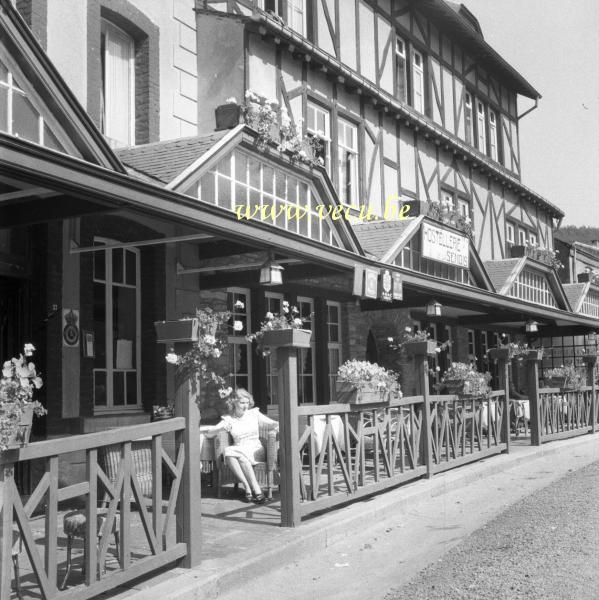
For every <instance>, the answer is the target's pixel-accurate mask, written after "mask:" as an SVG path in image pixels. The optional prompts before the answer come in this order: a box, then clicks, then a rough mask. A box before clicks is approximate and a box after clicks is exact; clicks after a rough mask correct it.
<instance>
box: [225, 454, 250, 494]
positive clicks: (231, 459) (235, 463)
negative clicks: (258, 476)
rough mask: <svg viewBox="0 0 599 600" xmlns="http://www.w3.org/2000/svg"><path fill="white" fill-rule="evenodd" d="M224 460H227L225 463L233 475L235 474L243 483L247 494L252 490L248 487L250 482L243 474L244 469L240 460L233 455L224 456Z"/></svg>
mask: <svg viewBox="0 0 599 600" xmlns="http://www.w3.org/2000/svg"><path fill="white" fill-rule="evenodd" d="M225 460H226V461H227V465H228V466H229V468H230V469H231V471H233V475H235V477H236V478H237V480H238V481H239V482H240V483H242V484H243V487H244V488H245V493H246V495H249V494H250V493H251V492H252V488H251V487H250V484H249V483H248V480H247V479H246V477H245V475H244V471H243V469H242V468H241V465H240V460H239V459H238V458H237V457H235V456H226V457H225ZM250 468H251V467H250ZM254 478H255V477H254Z"/></svg>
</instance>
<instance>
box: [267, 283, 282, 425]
mask: <svg viewBox="0 0 599 600" xmlns="http://www.w3.org/2000/svg"><path fill="white" fill-rule="evenodd" d="M264 298H265V300H266V312H271V313H272V314H273V315H280V314H281V309H282V307H283V294H275V293H274V292H266V293H265V294H264ZM265 362H266V395H267V397H268V406H269V409H268V412H269V414H270V415H278V410H279V397H278V395H277V394H278V389H279V388H278V385H279V383H278V381H279V378H278V375H277V365H276V362H275V360H274V358H273V357H272V354H269V355H268V356H267V357H265Z"/></svg>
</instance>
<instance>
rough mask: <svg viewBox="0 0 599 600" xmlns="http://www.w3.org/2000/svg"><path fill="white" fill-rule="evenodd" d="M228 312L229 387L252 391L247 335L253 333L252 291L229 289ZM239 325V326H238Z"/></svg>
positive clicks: (250, 358) (250, 356) (250, 350)
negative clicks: (251, 320)
mask: <svg viewBox="0 0 599 600" xmlns="http://www.w3.org/2000/svg"><path fill="white" fill-rule="evenodd" d="M227 310H228V311H229V312H230V313H231V320H230V324H229V335H228V338H227V341H228V347H229V348H228V349H229V352H228V355H229V369H228V370H229V373H228V379H229V385H230V386H231V387H232V388H233V389H236V388H240V387H242V388H245V389H246V390H248V391H250V392H251V391H252V345H251V343H250V342H248V341H247V339H246V337H245V336H246V335H247V334H248V333H249V332H251V327H252V325H251V322H250V314H251V311H250V291H249V290H247V289H243V288H228V289H227ZM236 323H237V325H236Z"/></svg>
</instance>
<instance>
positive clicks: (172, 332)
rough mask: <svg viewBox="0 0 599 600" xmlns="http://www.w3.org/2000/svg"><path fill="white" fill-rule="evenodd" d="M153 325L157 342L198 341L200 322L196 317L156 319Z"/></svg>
mask: <svg viewBox="0 0 599 600" xmlns="http://www.w3.org/2000/svg"><path fill="white" fill-rule="evenodd" d="M154 327H155V328H156V337H157V338H158V342H159V343H162V344H168V343H172V342H197V341H198V336H199V327H200V324H199V321H198V320H197V319H180V320H178V321H156V322H155V323H154Z"/></svg>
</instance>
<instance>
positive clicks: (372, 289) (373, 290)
mask: <svg viewBox="0 0 599 600" xmlns="http://www.w3.org/2000/svg"><path fill="white" fill-rule="evenodd" d="M364 274H365V277H364V297H365V298H372V299H373V300H376V299H377V297H378V291H379V270H378V269H370V268H368V267H366V268H365V269H364Z"/></svg>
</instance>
